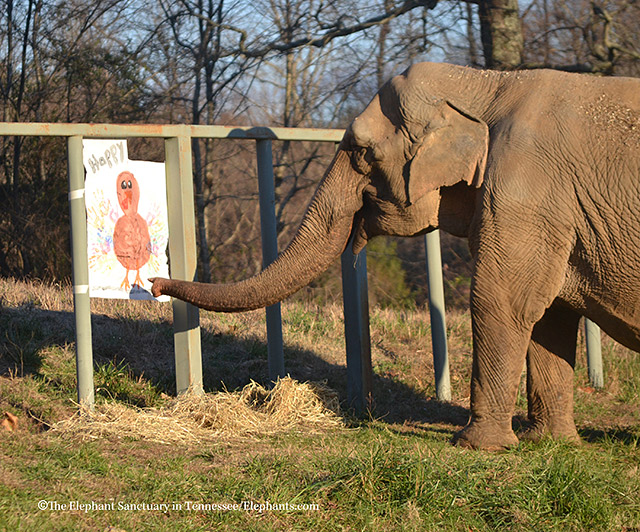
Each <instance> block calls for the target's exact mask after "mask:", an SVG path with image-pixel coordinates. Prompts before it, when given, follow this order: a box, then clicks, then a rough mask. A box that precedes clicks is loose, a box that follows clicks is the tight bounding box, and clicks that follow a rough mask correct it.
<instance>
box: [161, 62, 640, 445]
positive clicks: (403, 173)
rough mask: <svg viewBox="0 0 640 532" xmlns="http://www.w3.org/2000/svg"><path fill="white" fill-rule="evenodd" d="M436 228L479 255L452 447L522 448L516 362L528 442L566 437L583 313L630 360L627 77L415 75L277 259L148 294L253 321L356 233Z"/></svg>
mask: <svg viewBox="0 0 640 532" xmlns="http://www.w3.org/2000/svg"><path fill="white" fill-rule="evenodd" d="M434 228H441V229H443V230H445V231H448V232H451V233H453V234H455V235H458V236H466V237H468V238H469V244H470V247H471V251H472V255H473V258H474V273H473V282H472V290H471V291H472V293H471V315H472V322H473V373H472V382H471V419H470V421H469V424H468V426H467V427H466V428H465V429H464V430H463V431H461V432H460V433H459V434H458V435H457V437H456V440H457V442H458V443H459V444H460V445H463V446H467V447H473V448H486V449H499V448H504V447H508V446H511V445H514V444H516V443H517V442H518V439H517V437H516V435H515V434H514V433H513V431H512V428H511V419H512V415H513V412H514V408H515V399H516V391H517V388H518V383H519V379H520V376H521V373H522V370H523V367H524V365H525V362H526V364H527V369H528V373H527V374H528V401H529V417H530V420H531V422H532V426H533V429H532V430H531V431H530V433H529V434H528V435H527V437H530V438H539V437H541V436H543V435H545V434H549V435H551V436H552V437H556V438H569V439H574V440H575V439H578V435H577V432H576V428H575V425H574V421H573V396H572V381H571V379H572V376H573V366H574V361H575V350H576V336H577V330H578V320H579V317H580V316H587V317H589V318H590V319H592V320H593V321H595V322H596V323H598V324H599V325H600V326H601V327H602V328H603V329H604V331H605V332H607V333H608V334H609V335H610V336H612V337H613V338H615V339H616V340H618V341H619V342H620V343H622V344H624V345H625V346H627V347H629V348H631V349H634V350H636V351H638V350H640V275H638V272H640V253H638V249H639V248H640V81H639V80H635V79H629V78H596V77H592V76H583V75H578V74H567V73H560V72H553V71H533V72H514V73H498V72H490V71H477V70H472V69H467V68H462V67H454V66H451V65H445V64H428V63H423V64H418V65H415V66H413V67H411V68H410V69H409V70H407V71H406V72H405V73H404V74H402V75H400V76H396V77H395V78H393V79H392V80H391V81H389V82H388V83H387V84H386V85H385V86H384V87H383V88H382V89H381V90H380V92H379V93H378V94H377V95H376V96H375V97H374V99H373V100H372V101H371V103H370V104H369V106H368V107H367V108H366V109H365V110H364V111H363V112H362V114H361V115H360V116H358V117H357V118H356V119H355V120H354V121H353V123H352V124H351V126H350V127H349V128H348V130H347V132H346V134H345V137H344V139H343V141H342V144H341V146H340V148H339V150H338V152H337V154H336V157H335V159H334V161H333V163H332V164H331V165H330V167H329V169H328V170H327V173H326V174H325V177H324V178H323V180H322V181H321V183H320V185H319V188H318V190H317V192H316V195H315V196H314V199H313V200H312V202H311V204H310V205H309V208H308V210H307V213H306V214H305V216H304V218H303V220H302V224H301V226H300V229H299V231H298V232H297V234H296V236H295V237H294V239H293V240H292V242H291V244H290V245H289V246H288V248H287V249H286V250H285V251H284V252H283V253H282V255H281V256H280V257H279V258H278V260H276V261H275V262H274V263H273V264H272V265H271V266H269V267H268V268H267V269H265V270H264V271H263V272H262V273H260V274H258V275H257V276H255V277H253V278H250V279H247V280H245V281H242V282H240V283H235V284H230V285H208V284H197V283H186V282H180V281H170V280H166V279H156V280H155V282H154V287H153V291H154V294H159V293H165V294H169V295H172V296H175V297H179V298H182V299H185V300H187V301H190V302H192V303H194V304H196V305H198V306H201V307H204V308H208V309H212V310H219V311H241V310H245V309H250V308H256V307H260V306H264V305H268V304H271V303H273V302H275V301H279V300H281V299H282V298H284V297H286V296H287V295H289V294H291V293H292V292H294V291H295V290H297V289H299V288H301V287H302V286H304V285H305V284H307V283H308V282H310V281H311V280H312V279H313V278H314V277H316V276H317V275H319V274H320V273H321V272H322V271H323V270H324V269H326V268H327V267H328V266H329V264H331V262H332V261H333V260H334V259H335V258H336V257H337V256H338V255H339V254H340V253H341V252H342V251H343V249H344V248H345V246H346V244H347V242H348V241H349V238H350V236H352V237H353V239H354V250H355V251H358V250H359V249H362V247H363V246H364V245H365V244H366V242H367V241H368V240H369V239H371V238H372V237H374V236H376V235H401V236H413V235H419V234H424V233H425V232H427V231H429V230H432V229H434Z"/></svg>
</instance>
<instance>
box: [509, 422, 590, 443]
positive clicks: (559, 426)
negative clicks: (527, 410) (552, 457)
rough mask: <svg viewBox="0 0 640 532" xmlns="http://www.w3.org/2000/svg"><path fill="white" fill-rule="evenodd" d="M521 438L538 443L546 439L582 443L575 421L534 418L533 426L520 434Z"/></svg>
mask: <svg viewBox="0 0 640 532" xmlns="http://www.w3.org/2000/svg"><path fill="white" fill-rule="evenodd" d="M518 436H519V437H520V439H521V440H523V441H529V442H534V443H537V442H539V441H541V440H544V439H547V438H548V439H552V440H564V441H568V442H571V443H575V444H579V443H581V440H580V435H579V434H578V431H577V430H576V426H575V424H574V422H573V421H559V420H546V421H545V420H533V424H532V425H531V427H529V428H527V429H526V430H525V431H524V432H521V433H520V434H519V435H518Z"/></svg>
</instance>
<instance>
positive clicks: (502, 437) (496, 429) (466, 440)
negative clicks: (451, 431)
mask: <svg viewBox="0 0 640 532" xmlns="http://www.w3.org/2000/svg"><path fill="white" fill-rule="evenodd" d="M453 443H454V445H458V446H459V447H465V448H468V449H481V450H485V451H502V450H504V449H509V448H510V447H515V446H517V445H518V437H517V436H516V435H515V433H514V432H513V430H512V429H511V422H509V424H508V425H507V424H504V423H496V422H489V421H472V422H471V423H469V425H467V426H466V427H465V428H464V429H462V430H461V431H460V432H458V433H457V434H456V435H455V436H454V437H453Z"/></svg>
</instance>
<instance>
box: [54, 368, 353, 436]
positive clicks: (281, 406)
mask: <svg viewBox="0 0 640 532" xmlns="http://www.w3.org/2000/svg"><path fill="white" fill-rule="evenodd" d="M343 426H344V423H343V420H342V417H341V416H340V404H339V400H338V396H337V394H336V392H334V391H333V390H331V389H330V388H328V387H327V386H326V385H325V384H323V383H315V382H304V383H301V382H298V381H296V380H294V379H292V378H290V377H285V378H283V379H280V380H278V382H277V383H276V384H275V386H274V387H273V388H272V389H270V390H268V389H266V388H264V387H263V386H261V385H259V384H258V383H256V382H253V381H252V382H251V383H250V384H248V385H246V386H245V387H244V388H243V389H241V390H240V391H237V392H228V391H224V392H219V393H214V394H196V393H186V394H183V395H181V396H180V397H178V398H177V399H175V400H174V401H172V402H171V403H169V404H168V405H167V406H165V407H163V408H147V409H140V408H135V407H132V406H127V405H124V404H121V403H116V402H107V403H103V404H100V405H96V407H95V409H94V410H88V409H81V410H80V411H79V412H78V413H77V414H75V415H74V416H72V417H71V418H70V419H67V420H64V421H61V422H59V423H57V424H56V425H54V427H53V429H52V430H53V431H55V432H58V433H63V434H65V435H71V436H77V437H81V438H83V439H87V438H89V439H98V438H116V439H122V438H130V439H134V440H145V441H151V442H156V443H164V444H190V443H202V442H205V441H207V442H211V441H228V440H230V439H233V440H236V441H237V440H239V439H256V438H260V437H263V436H271V435H276V434H281V433H286V432H293V431H305V432H322V431H326V430H327V429H335V428H340V427H343Z"/></svg>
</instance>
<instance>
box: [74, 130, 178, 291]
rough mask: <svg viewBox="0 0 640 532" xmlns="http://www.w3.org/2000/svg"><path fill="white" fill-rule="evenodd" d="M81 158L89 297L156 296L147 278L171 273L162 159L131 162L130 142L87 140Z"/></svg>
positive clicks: (166, 275) (84, 142) (165, 275)
mask: <svg viewBox="0 0 640 532" xmlns="http://www.w3.org/2000/svg"><path fill="white" fill-rule="evenodd" d="M83 159H84V167H85V172H86V181H85V202H86V208H87V239H88V250H87V251H88V257H89V292H90V295H91V297H105V298H118V299H156V298H154V297H153V296H152V295H151V283H150V282H149V281H148V279H149V278H150V277H156V276H158V277H167V278H168V277H169V267H168V260H167V256H166V249H167V243H168V241H169V230H168V227H169V226H168V221H167V199H166V198H167V195H166V181H165V169H164V163H155V162H149V161H131V160H129V154H128V150H127V141H126V140H90V139H86V140H84V141H83ZM157 299H158V300H159V301H168V300H169V298H168V297H166V296H161V297H159V298H157Z"/></svg>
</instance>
